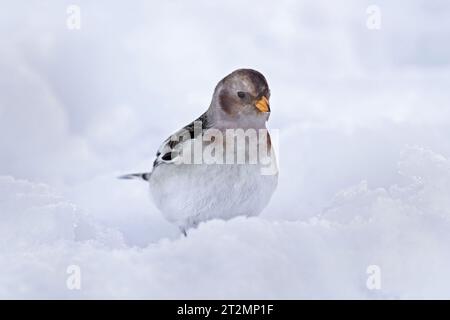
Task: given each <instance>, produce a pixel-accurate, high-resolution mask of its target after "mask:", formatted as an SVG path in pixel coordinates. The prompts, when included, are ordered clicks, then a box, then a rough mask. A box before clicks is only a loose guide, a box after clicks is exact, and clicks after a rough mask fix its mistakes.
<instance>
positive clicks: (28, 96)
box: [0, 0, 450, 299]
mask: <svg viewBox="0 0 450 320" xmlns="http://www.w3.org/2000/svg"><path fill="white" fill-rule="evenodd" d="M70 4H71V3H70ZM371 4H372V3H369V2H367V3H364V1H363V2H361V1H356V0H355V1H353V0H347V1H346V3H345V4H339V5H337V4H330V2H329V1H301V2H300V1H289V0H286V1H278V2H277V3H275V2H271V1H264V2H261V1H258V3H256V2H252V1H249V2H246V3H245V4H244V3H242V2H238V1H227V2H225V1H223V2H217V3H214V4H211V3H210V2H204V3H201V2H199V3H196V4H193V3H188V2H186V1H171V2H170V3H169V2H167V3H151V4H149V3H148V2H147V1H142V2H141V1H136V3H135V4H133V6H130V5H124V4H122V3H121V2H114V1H110V2H108V4H107V5H106V4H105V3H104V2H101V1H79V5H80V8H81V13H82V27H81V29H80V30H79V31H69V30H67V29H66V28H65V24H64V22H65V18H66V4H64V3H61V4H58V5H56V4H51V3H50V2H48V3H46V2H45V1H40V2H39V3H38V2H35V3H30V2H28V1H26V2H25V1H23V2H21V1H16V2H14V3H9V4H7V5H6V9H5V10H2V12H0V27H1V28H0V39H1V42H0V87H1V90H0V150H1V151H0V152H1V157H0V298H63V299H72V298H73V299H78V298H252V299H254V298H358V299H383V298H387V299H408V298H425V299H429V298H447V299H448V298H449V297H450V289H449V288H450V275H449V273H448V270H450V221H449V220H450V196H449V190H450V144H449V143H448V137H449V136H450V130H449V128H450V107H449V106H450V96H449V95H448V84H449V80H450V79H449V74H450V72H449V70H450V59H449V57H450V54H449V52H450V45H449V44H448V41H446V40H447V39H448V37H449V30H450V28H449V26H450V24H449V23H450V22H449V21H450V19H449V16H448V14H449V12H450V10H448V9H449V5H448V3H447V2H445V1H435V2H433V4H431V3H429V2H427V1H421V0H415V1H408V3H407V4H404V5H402V3H401V2H396V3H393V2H392V1H378V4H377V5H378V6H379V7H380V9H381V10H382V17H383V21H382V28H381V30H379V31H369V30H367V29H366V27H365V19H366V8H367V6H369V5H371ZM67 5H69V3H67ZM255 8H257V9H256V10H254V9H255ZM247 12H252V15H251V17H248V16H245V14H246V13H247ZM249 22H250V23H249ZM243 26H245V27H243ZM236 48H241V50H236ZM238 67H253V68H256V69H258V70H260V71H262V72H263V73H264V74H265V75H266V77H267V78H268V80H269V84H270V85H271V91H272V98H271V107H272V111H273V112H272V115H271V119H270V122H269V127H270V128H271V129H275V130H279V139H278V144H279V145H278V146H277V147H278V150H279V154H278V159H279V162H280V179H279V186H278V189H277V191H276V193H275V194H274V196H273V198H272V200H271V202H270V204H269V206H268V207H267V208H266V210H265V211H264V212H263V213H262V214H261V216H260V217H255V218H250V219H246V218H242V217H240V218H236V219H233V220H230V221H228V222H224V221H219V220H213V221H210V222H207V223H202V224H201V225H200V226H199V228H198V229H196V230H192V231H191V232H190V233H189V236H188V237H187V238H185V237H183V236H181V235H180V234H179V231H178V229H177V228H176V227H175V226H173V225H171V224H170V223H168V222H167V221H165V220H164V219H163V218H162V216H161V214H160V213H159V212H158V211H157V209H156V208H155V206H154V205H153V204H152V203H151V201H150V199H149V194H148V193H149V191H148V187H147V186H146V185H145V184H143V183H140V182H135V181H131V182H130V181H120V180H117V179H116V177H117V176H119V175H120V174H123V173H129V172H139V171H145V170H148V169H149V168H150V166H151V163H152V161H153V156H154V154H155V152H156V150H157V148H158V147H159V144H160V143H161V142H162V140H164V139H165V138H167V136H168V135H169V134H171V133H172V132H174V131H175V130H176V129H178V128H180V127H181V126H183V125H185V124H187V123H188V122H189V121H191V120H192V119H194V117H196V116H198V115H200V114H201V113H202V112H203V111H204V109H205V108H206V106H207V104H208V103H209V99H210V97H211V94H212V90H213V88H214V85H215V82H216V81H218V80H219V79H220V78H221V77H223V76H224V75H225V74H227V73H228V72H230V71H232V70H233V69H235V68H238ZM73 265H75V266H79V268H80V271H81V289H80V290H70V289H69V288H68V287H67V280H68V278H69V277H70V276H71V275H70V274H69V273H67V270H68V268H69V267H70V266H73ZM370 266H378V267H379V270H380V272H381V274H380V284H381V288H380V289H379V290H370V289H369V288H368V287H367V285H366V283H367V281H368V278H369V277H370V275H369V274H368V273H367V270H368V268H369V267H370ZM369 269H370V268H369Z"/></svg>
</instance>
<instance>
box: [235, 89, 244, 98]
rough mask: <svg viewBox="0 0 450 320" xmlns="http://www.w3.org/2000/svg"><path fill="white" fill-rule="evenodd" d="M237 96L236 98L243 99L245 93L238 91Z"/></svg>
mask: <svg viewBox="0 0 450 320" xmlns="http://www.w3.org/2000/svg"><path fill="white" fill-rule="evenodd" d="M237 95H238V97H239V98H241V99H243V98H245V92H242V91H238V93H237Z"/></svg>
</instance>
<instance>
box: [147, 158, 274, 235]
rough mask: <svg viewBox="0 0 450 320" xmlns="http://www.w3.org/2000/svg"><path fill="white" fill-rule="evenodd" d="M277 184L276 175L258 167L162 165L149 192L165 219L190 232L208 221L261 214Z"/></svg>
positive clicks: (244, 165) (155, 174) (153, 176)
mask: <svg viewBox="0 0 450 320" xmlns="http://www.w3.org/2000/svg"><path fill="white" fill-rule="evenodd" d="M277 181H278V174H277V173H276V174H273V175H263V174H262V172H261V167H260V166H259V165H251V164H242V165H238V164H233V165H226V164H223V165H217V164H214V165H206V164H202V165H195V164H190V165H187V164H181V165H175V164H161V165H159V166H158V167H156V168H155V170H154V172H152V175H151V178H150V192H151V195H152V197H153V199H154V201H155V204H156V206H157V207H158V208H159V209H160V210H161V212H162V213H163V215H164V216H165V218H166V219H167V220H168V221H170V222H172V223H174V224H176V225H178V226H179V227H181V228H184V229H187V228H190V227H193V226H196V225H197V224H198V223H199V222H201V221H205V220H209V219H214V218H220V219H230V218H233V217H236V216H239V215H244V216H254V215H257V214H259V213H260V212H261V211H262V210H263V209H264V207H265V206H266V205H267V204H268V202H269V200H270V198H271V196H272V194H273V192H274V191H275V188H276V185H277Z"/></svg>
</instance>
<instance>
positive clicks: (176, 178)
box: [122, 69, 278, 235]
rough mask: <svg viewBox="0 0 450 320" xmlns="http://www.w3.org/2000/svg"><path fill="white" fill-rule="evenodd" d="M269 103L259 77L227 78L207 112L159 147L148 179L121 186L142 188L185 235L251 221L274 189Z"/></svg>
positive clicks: (244, 72) (245, 72) (250, 73)
mask: <svg viewBox="0 0 450 320" xmlns="http://www.w3.org/2000/svg"><path fill="white" fill-rule="evenodd" d="M269 99H270V90H269V86H268V84H267V81H266V79H265V77H264V76H263V75H262V74H261V73H259V72H258V71H255V70H251V69H239V70H236V71H234V72H232V73H231V74H229V75H228V76H226V77H225V78H224V79H222V80H221V81H220V82H219V83H218V84H217V86H216V88H215V90H214V94H213V97H212V101H211V104H210V106H209V108H208V110H207V111H206V112H205V113H204V114H203V115H202V116H200V117H199V118H198V119H197V120H195V121H194V122H192V123H191V124H189V125H187V126H186V127H184V128H183V129H181V130H179V131H178V132H176V133H175V134H173V135H172V136H170V137H169V138H168V139H167V140H165V141H164V142H163V144H162V145H161V147H160V148H159V150H158V152H157V153H156V160H155V161H154V163H153V170H152V172H150V173H138V174H129V175H125V176H123V177H122V178H124V179H142V180H145V181H147V182H148V183H149V185H150V193H151V196H152V198H153V200H154V202H155V204H156V206H157V208H158V209H159V210H160V211H161V212H162V213H163V215H164V217H165V218H166V219H167V220H168V221H170V222H172V223H174V224H176V225H177V226H178V227H179V228H180V230H181V231H182V232H183V233H184V234H185V235H186V230H188V229H189V228H192V227H195V226H197V225H198V223H199V222H202V221H206V220H210V219H216V218H218V219H225V220H227V219H231V218H233V217H236V216H241V215H242V216H255V215H258V214H259V213H260V212H261V211H262V210H263V209H264V208H265V207H266V205H267V204H268V203H269V200H270V198H271V197H272V194H273V192H274V191H275V188H276V186H277V181H278V169H277V164H276V159H275V152H274V150H273V149H274V148H273V147H272V144H271V139H270V135H269V132H268V131H267V128H266V122H267V120H268V119H269V115H270V106H269Z"/></svg>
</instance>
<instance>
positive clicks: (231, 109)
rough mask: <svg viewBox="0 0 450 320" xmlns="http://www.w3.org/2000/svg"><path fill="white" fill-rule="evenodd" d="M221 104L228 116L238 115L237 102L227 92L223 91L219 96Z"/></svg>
mask: <svg viewBox="0 0 450 320" xmlns="http://www.w3.org/2000/svg"><path fill="white" fill-rule="evenodd" d="M219 103H220V107H221V108H222V110H223V111H225V112H226V113H227V114H229V115H234V114H236V111H237V110H236V101H235V100H234V99H233V97H232V96H231V95H230V94H229V93H228V92H227V91H222V92H221V93H220V94H219Z"/></svg>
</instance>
